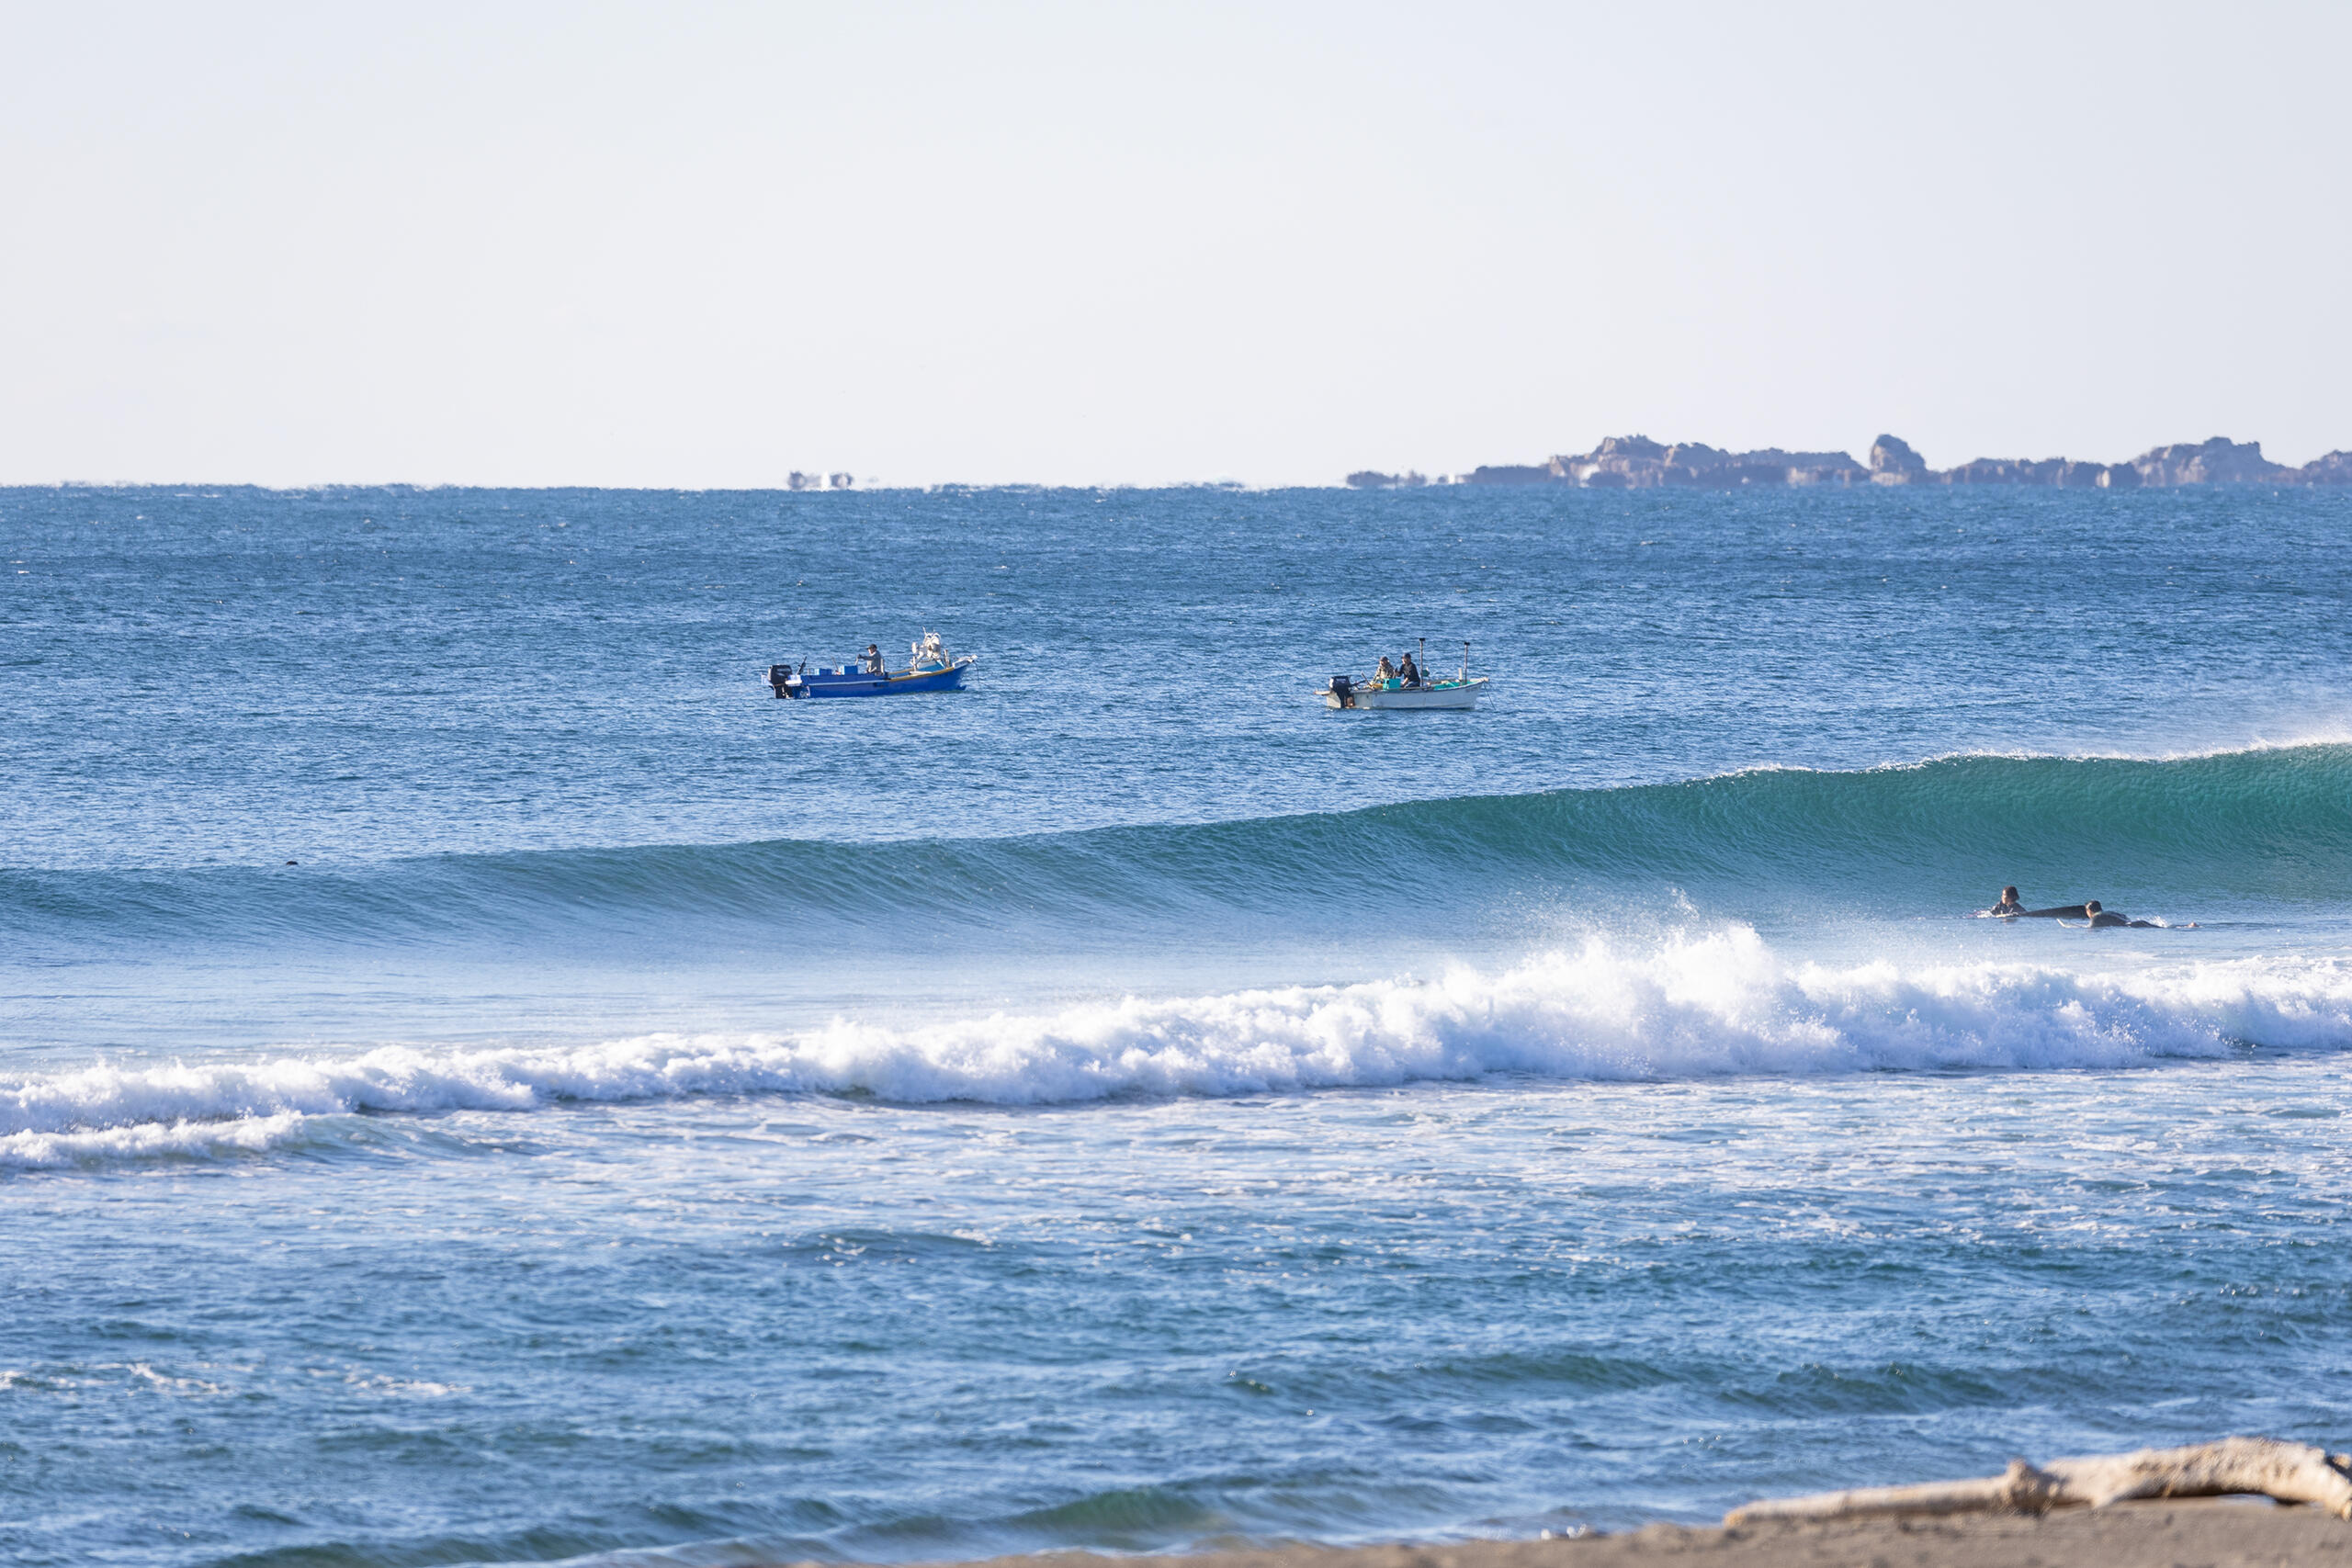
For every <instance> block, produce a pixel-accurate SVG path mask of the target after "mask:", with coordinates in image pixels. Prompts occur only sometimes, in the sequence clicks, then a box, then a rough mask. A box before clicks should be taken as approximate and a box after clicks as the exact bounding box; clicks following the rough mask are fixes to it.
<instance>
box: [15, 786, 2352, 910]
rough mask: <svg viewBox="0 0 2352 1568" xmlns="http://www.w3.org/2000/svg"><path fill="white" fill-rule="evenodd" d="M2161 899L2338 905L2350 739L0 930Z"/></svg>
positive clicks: (157, 893) (2343, 891)
mask: <svg viewBox="0 0 2352 1568" xmlns="http://www.w3.org/2000/svg"><path fill="white" fill-rule="evenodd" d="M2010 881H2016V882H2021V883H2023V884H2024V885H2026V886H2028V888H2029V891H2030V893H2031V894H2034V895H2036V896H2047V897H2051V898H2059V897H2086V896H2096V897H2104V898H2106V899H2108V900H2109V902H2117V901H2119V900H2122V899H2131V898H2137V899H2141V900H2145V899H2146V898H2148V897H2164V898H2177V897H2179V896H2181V895H2183V894H2188V895H2189V896H2190V897H2191V899H2192V901H2202V902H2203V903H2204V904H2205V905H2206V906H2207V907H2209V908H2210V907H2211V903H2212V901H2213V900H2216V899H2224V900H2226V899H2230V898H2233V897H2245V898H2258V899H2261V900H2264V901H2267V902H2271V903H2276V902H2278V901H2288V902H2294V901H2306V902H2326V901H2352V745H2344V744H2336V743H2331V744H2314V745H2303V746H2294V747H2286V748H2280V749H2277V750H2250V751H2233V752H2223V753H2219V754H2215V755H2211V756H2201V757H2190V758H2180V759H2172V760H2164V761H2131V760H2123V759H2110V758H2049V757H2043V758H2018V757H1988V756H1971V757H1955V758H1945V759H1939V760H1937V761H1928V762H1924V763H1918V764H1915V765H1909V766H1902V767H1885V768H1876V769H1871V770H1867V771H1863V772H1856V773H1823V772H1814V771H1808V770H1802V769H1773V770H1761V771H1756V772H1749V773H1735V774H1730V775H1727V776H1724V777H1719V778H1712V779H1703V780H1698V781H1694V782H1691V783H1686V784H1647V785H1639V786H1631V787H1621V788H1610V789H1589V790H1561V791H1555V792H1551V793H1548V794H1541V795H1499V796H1470V797H1464V798H1458V799H1450V800H1437V801H1428V802H1421V803H1416V804H1409V805H1399V806H1383V807H1373V808H1369V809H1366V810H1361V811H1351V812H1333V813H1321V814H1315V815H1307V816H1295V817H1276V818H1251V819H1244V820H1238V821H1230V822H1221V823H1206V824H1179V825H1159V826H1152V827H1136V828H1114V829H1091V830H1087V831H1081V832H1071V833H1061V834H1048V835H1041V836H1032V837H1020V838H1003V839H922V840H900V841H891V842H877V843H838V842H825V841H820V840H775V841H769V842H763V843H751V844H722V845H703V846H645V847H639V848H623V849H596V850H589V849H582V850H564V851H549V852H531V853H512V854H484V855H446V856H434V857H428V858H424V859H417V860H401V861H391V862H386V863H375V864H361V865H345V866H338V867H332V868H312V869H300V868H297V869H291V870H288V869H285V868H267V869H264V868H249V867H231V868H204V869H187V870H178V871H164V872H152V873H142V872H89V871H77V872H65V871H16V872H9V873H0V932H6V933H8V934H11V935H13V936H16V937H17V938H18V939H20V940H21V941H22V942H25V943H28V944H30V945H32V946H33V947H36V948H38V947H41V946H44V945H46V944H51V943H54V944H57V945H59V946H60V947H62V948H71V949H72V950H73V951H74V952H77V953H87V952H90V951H93V950H96V949H97V948H102V947H105V946H107V945H112V944H135V945H137V946H138V947H140V948H141V949H145V948H147V947H149V946H151V945H153V944H154V943H157V942H199V943H206V944H215V943H217V944H226V945H230V946H238V945H251V944H266V945H269V946H272V947H281V946H284V945H286V944H289V943H290V944H293V945H298V946H300V945H322V944H323V945H330V946H336V945H339V946H350V945H359V946H367V945H376V944H390V945H395V946H413V945H417V944H424V945H427V946H434V945H478V944H484V943H487V944H490V945H492V946H495V947H498V948H500V949H503V950H507V951H515V950H528V949H530V948H533V947H535V946H544V945H547V944H549V943H558V944H568V943H571V942H578V941H580V940H581V939H582V937H583V935H584V936H587V937H590V938H592V939H593V938H595V937H599V936H606V937H616V938H617V937H628V938H630V939H632V940H639V939H641V940H647V941H651V942H657V943H658V942H672V941H675V942H680V943H681V944H682V945H690V944H692V943H694V942H700V941H702V940H705V938H706V937H709V936H716V937H718V938H721V939H728V938H733V939H738V940H743V941H755V942H770V941H772V940H773V939H774V936H775V931H776V929H777V926H778V924H779V923H780V922H782V923H790V922H805V927H804V928H803V930H804V931H806V933H807V934H806V935H805V936H804V935H803V934H802V933H801V932H800V931H796V934H795V936H794V940H795V941H796V942H798V941H804V940H805V941H811V942H817V943H820V944H821V943H822V942H824V941H825V940H826V936H827V933H830V932H842V931H848V932H854V933H857V934H858V935H859V936H860V938H861V939H863V938H864V937H865V936H866V935H868V934H870V933H875V932H884V933H887V932H888V931H891V930H892V929H894V928H895V927H898V926H900V925H903V924H904V923H905V922H907V921H908V920H910V919H917V918H927V919H940V920H944V922H946V923H945V924H944V926H941V927H936V928H933V930H934V932H935V933H936V934H939V935H944V936H947V937H953V936H954V935H955V934H956V931H957V930H958V929H959V927H960V928H961V929H963V930H965V931H970V930H971V929H973V928H975V927H978V926H986V927H987V928H989V930H1000V929H1001V928H1002V927H1003V926H1004V925H1006V924H1007V923H1020V922H1028V923H1030V924H1032V925H1034V926H1035V928H1036V929H1038V930H1040V931H1046V932H1049V933H1050V932H1066V933H1087V934H1088V935H1090V936H1095V937H1099V936H1101V935H1103V933H1106V932H1109V933H1116V934H1129V933H1148V932H1154V931H1167V930H1170V929H1171V928H1182V929H1186V930H1188V931H1190V930H1192V929H1193V928H1195V927H1197V924H1198V922H1199V920H1200V919H1201V918H1202V917H1204V916H1207V915H1218V916H1223V915H1228V914H1239V915H1243V916H1250V917H1262V918H1264V919H1267V920H1269V921H1272V922H1278V923H1282V924H1284V925H1289V926H1296V925H1300V924H1311V923H1313V922H1315V921H1317V920H1318V919H1323V918H1324V917H1323V916H1322V915H1321V914H1320V911H1322V910H1325V909H1328V908H1332V907H1334V906H1347V905H1354V904H1365V903H1380V904H1385V905H1388V906H1391V907H1397V906H1401V905H1410V906H1413V907H1418V908H1436V909H1456V910H1458V909H1483V908H1493V907H1494V906H1495V905H1496V904H1497V903H1498V900H1500V899H1501V898H1503V897H1509V896H1512V895H1517V894H1525V893H1528V892H1531V891H1543V890H1547V889H1549V890H1557V889H1560V888H1565V887H1579V888H1584V889H1588V890H1597V891H1602V892H1608V893H1633V894H1635V895H1637V896H1640V895H1647V894H1654V893H1656V892H1657V890H1659V889H1661V888H1664V887H1667V886H1682V887H1691V888H1717V889H1724V890H1731V891H1736V892H1738V893H1739V894H1740V895H1741V896H1742V897H1750V898H1755V897H1763V898H1765V899H1769V898H1770V897H1773V896H1775V895H1776V894H1781V893H1785V894H1789V895H1792V896H1795V897H1802V898H1803V899H1804V901H1805V902H1807V903H1808V904H1813V905H1837V906H1842V907H1845V908H1871V909H1877V910H1882V911H1889V912H1893V911H1900V912H1904V913H1927V912H1936V911H1949V910H1951V908H1955V907H1958V906H1959V905H1960V904H1961V903H1962V901H1973V902H1978V903H1981V902H1985V901H1989V899H1990V897H1991V895H1992V893H1993V890H1994V889H1995V888H1996V887H1997V886H1999V885H2000V884H2001V883H2003V882H2010Z"/></svg>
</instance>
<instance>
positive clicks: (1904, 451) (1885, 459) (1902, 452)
mask: <svg viewBox="0 0 2352 1568" xmlns="http://www.w3.org/2000/svg"><path fill="white" fill-rule="evenodd" d="M1927 477H1928V459H1926V458H1925V457H1921V456H1919V454H1918V453H1917V452H1914V451H1913V450H1911V443H1909V442H1908V441H1905V440H1904V439H1903V438H1902V437H1901V436H1899V435H1882V436H1880V437H1879V438H1878V439H1877V440H1875V441H1873V442H1871V483H1872V484H1882V485H1915V484H1917V483H1919V482H1920V481H1921V480H1923V479H1926V478H1927Z"/></svg>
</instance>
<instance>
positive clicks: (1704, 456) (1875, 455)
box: [1348, 435, 2352, 490]
mask: <svg viewBox="0 0 2352 1568" xmlns="http://www.w3.org/2000/svg"><path fill="white" fill-rule="evenodd" d="M1359 481H1365V483H1361V484H1360V483H1359ZM1408 482H1410V483H1416V484H1417V483H1419V482H1421V479H1420V476H1419V475H1418V474H1414V475H1408V476H1404V477H1403V478H1401V479H1400V478H1398V477H1397V476H1392V475H1387V474H1374V473H1369V472H1367V473H1363V474H1351V475H1349V476H1348V483H1349V484H1351V485H1356V486H1357V487H1358V488H1360V489H1362V488H1369V487H1377V486H1383V485H1397V484H1403V483H1408ZM1462 482H1463V483H1464V484H1474V485H1546V484H1556V485H1576V486H1580V487H1582V488H1585V489H1588V490H1603V489H1607V490H1648V489H1653V488H1656V487H1658V486H1663V485H1682V486H1691V487H1697V488H1701V489H1706V490H1737V489H1741V488H1744V487H1747V486H1765V485H1818V484H1837V485H1850V484H1882V485H1902V484H1947V485H1995V484H1999V485H2051V486H2058V487H2064V488H2069V489H2098V490H2135V489H2138V488H2140V487H2142V486H2152V487H2169V486H2176V485H2216V484H2267V485H2342V484H2352V452H2342V451H2338V452H2330V453H2329V454H2328V455H2327V456H2326V457H2319V458H2315V459H2313V460H2312V461H2311V462H2309V463H2306V464H2304V465H2303V466H2302V467H2301V468H2289V467H2287V466H2286V465H2285V464H2283V463H2274V462H2271V461H2270V460H2269V459H2268V458H2267V457H2264V456H2263V455H2262V443H2260V442H2259V441H2232V440H2229V439H2228V438H2227V437H2225V436H2220V435H2217V436H2215V437H2213V438H2212V439H2211V441H2199V442H2193V443H2192V442H2178V443H2176V444H2174V445H2173V446H2156V447H2152V448H2150V449H2149V450H2148V451H2145V452H2143V453H2142V454H2141V455H2140V456H2139V457H2134V458H2133V459H2131V461H2130V462H2128V463H2086V462H2077V461H2075V460H2074V459H2072V458H2067V457H2043V458H2040V459H2038V460H2037V459H2032V458H2025V457H1979V458H1977V459H1976V460H1975V461H1973V462H1969V463H1962V464H1961V465H1960V466H1959V467H1957V468H1942V469H1936V468H1928V463H1927V459H1926V458H1924V457H1920V456H1919V454H1918V453H1917V452H1915V451H1913V450H1912V449H1911V445H1910V443H1908V442H1906V441H1904V440H1903V439H1901V438H1900V437H1898V436H1894V435H1882V436H1880V437H1879V438H1878V439H1877V440H1876V441H1873V442H1871V460H1870V464H1869V466H1868V467H1867V468H1865V467H1864V466H1863V465H1861V464H1860V463H1857V462H1855V461H1854V459H1853V458H1851V457H1848V456H1847V455H1846V454H1845V453H1843V452H1783V451H1781V449H1780V448H1779V447H1777V446H1767V447H1764V448H1762V449H1761V450H1759V451H1755V452H1726V451H1724V450H1723V449H1722V448H1721V447H1716V446H1705V445H1703V444H1701V443H1697V442H1692V443H1689V444H1686V445H1679V446H1667V445H1665V444H1664V443H1662V442H1657V441H1653V440H1651V439H1650V438H1649V437H1648V436H1646V435H1611V436H1610V437H1609V438H1608V439H1607V440H1605V441H1603V442H1601V444H1600V446H1596V447H1594V448H1593V449H1592V450H1591V451H1589V452H1584V453H1577V454H1575V455H1572V456H1564V457H1554V458H1553V459H1552V460H1551V461H1550V462H1548V463H1530V464H1519V465H1510V464H1506V465H1501V466H1497V467H1490V468H1476V469H1474V470H1473V471H1471V472H1469V473H1466V474H1464V475H1463V476H1462Z"/></svg>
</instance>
